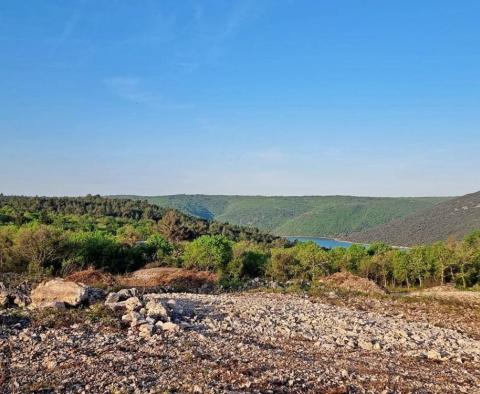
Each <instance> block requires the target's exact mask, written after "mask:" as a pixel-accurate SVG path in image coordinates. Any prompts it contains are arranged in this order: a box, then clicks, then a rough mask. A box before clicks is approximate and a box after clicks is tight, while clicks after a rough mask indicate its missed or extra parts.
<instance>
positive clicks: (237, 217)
mask: <svg viewBox="0 0 480 394" xmlns="http://www.w3.org/2000/svg"><path fill="white" fill-rule="evenodd" d="M116 197H118V198H121V197H122V196H116ZM125 197H129V198H133V199H140V200H145V199H147V200H148V201H149V202H150V203H152V204H156V205H158V206H160V207H164V208H175V209H178V210H179V211H181V212H183V213H186V214H189V215H192V216H196V217H200V218H204V219H209V220H218V221H221V222H229V223H235V224H238V225H242V226H254V227H258V228H259V229H261V230H264V231H268V232H270V233H272V234H276V235H295V236H317V237H342V236H345V235H347V234H350V233H352V232H355V231H362V230H366V229H370V228H374V227H376V226H378V225H381V224H384V223H388V222H390V221H392V220H394V219H399V218H403V217H406V216H409V215H411V214H413V213H416V212H420V211H422V210H424V209H426V208H429V207H432V206H434V205H435V204H438V203H440V202H443V201H446V200H448V198H446V197H412V198H407V197H399V198H390V197H354V196H277V197H275V196H269V197H267V196H221V195H213V196H209V195H184V194H181V195H172V196H155V197H143V196H125Z"/></svg>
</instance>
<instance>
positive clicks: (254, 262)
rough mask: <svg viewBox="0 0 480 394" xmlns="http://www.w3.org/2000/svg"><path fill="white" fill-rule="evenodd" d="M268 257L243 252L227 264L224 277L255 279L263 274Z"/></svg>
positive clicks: (250, 251) (257, 253) (249, 251)
mask: <svg viewBox="0 0 480 394" xmlns="http://www.w3.org/2000/svg"><path fill="white" fill-rule="evenodd" d="M267 261H268V256H267V255H266V254H264V253H261V252H257V251H254V250H247V251H244V252H243V253H242V254H241V255H240V256H237V257H235V258H234V259H233V260H232V261H230V263H228V265H227V267H226V269H225V272H224V275H226V276H228V277H231V278H235V279H245V278H257V277H262V276H263V275H264V274H265V268H266V265H267Z"/></svg>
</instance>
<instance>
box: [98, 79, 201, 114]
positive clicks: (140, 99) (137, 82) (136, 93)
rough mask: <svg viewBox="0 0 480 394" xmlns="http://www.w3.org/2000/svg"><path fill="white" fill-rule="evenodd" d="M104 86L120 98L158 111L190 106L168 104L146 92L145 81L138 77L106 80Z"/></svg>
mask: <svg viewBox="0 0 480 394" xmlns="http://www.w3.org/2000/svg"><path fill="white" fill-rule="evenodd" d="M103 82H104V84H105V85H107V86H108V87H109V89H110V90H111V91H112V92H113V93H114V94H115V95H116V96H117V97H119V98H121V99H123V100H127V101H131V102H134V103H136V104H144V105H148V106H151V107H155V108H156V109H188V108H192V105H190V104H176V103H169V102H166V100H165V99H163V98H162V97H161V96H160V95H158V94H154V93H151V92H148V91H146V90H145V89H144V88H143V81H142V79H140V78H136V77H122V76H117V77H111V78H106V79H104V81H103Z"/></svg>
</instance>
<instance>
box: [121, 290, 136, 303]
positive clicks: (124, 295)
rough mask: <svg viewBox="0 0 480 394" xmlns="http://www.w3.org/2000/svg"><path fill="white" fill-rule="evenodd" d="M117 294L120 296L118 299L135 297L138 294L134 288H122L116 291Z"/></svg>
mask: <svg viewBox="0 0 480 394" xmlns="http://www.w3.org/2000/svg"><path fill="white" fill-rule="evenodd" d="M117 294H118V296H119V297H120V301H122V300H126V299H127V298H130V297H136V296H137V295H138V290H137V289H135V288H131V289H122V290H120V291H119V292H117Z"/></svg>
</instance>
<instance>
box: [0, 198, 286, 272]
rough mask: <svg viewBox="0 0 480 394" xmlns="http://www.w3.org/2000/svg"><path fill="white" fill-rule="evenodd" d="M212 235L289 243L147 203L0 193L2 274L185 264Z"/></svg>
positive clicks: (131, 268) (246, 229)
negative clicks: (185, 251)
mask: <svg viewBox="0 0 480 394" xmlns="http://www.w3.org/2000/svg"><path fill="white" fill-rule="evenodd" d="M209 235H212V236H214V239H216V240H218V238H219V237H220V236H221V237H223V238H225V239H226V240H228V242H238V241H242V240H249V241H252V242H256V243H260V244H263V243H264V244H278V245H281V244H284V243H285V241H284V240H282V239H280V238H278V237H275V236H272V235H270V234H266V233H262V232H261V231H259V230H257V229H252V228H245V227H240V226H232V225H229V224H223V223H216V222H209V221H206V220H202V219H198V218H193V217H190V216H188V215H185V214H182V213H180V212H178V211H175V210H165V209H161V208H158V207H156V206H154V205H150V204H148V203H146V202H144V201H133V200H114V199H107V198H102V197H100V196H87V197H75V198H73V197H61V198H50V197H16V196H3V195H0V272H2V271H3V272H5V271H15V272H28V273H30V274H37V273H43V274H45V273H52V274H59V273H62V274H68V273H70V272H72V271H76V270H80V269H83V268H86V267H94V268H102V269H106V270H108V271H110V272H113V273H121V272H126V271H131V270H134V269H137V268H140V267H142V266H144V265H145V264H147V263H151V262H161V263H163V264H168V265H178V264H180V263H181V261H180V260H181V258H183V248H184V246H185V245H184V243H185V242H187V241H192V240H195V239H197V238H198V239H199V240H200V241H199V242H205V239H207V240H208V239H209V238H208V237H207V238H205V237H202V236H209ZM199 237H200V238H199ZM223 238H222V239H223ZM194 245H196V243H194ZM190 249H191V248H190ZM190 249H188V250H190ZM205 264H206V263H205Z"/></svg>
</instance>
